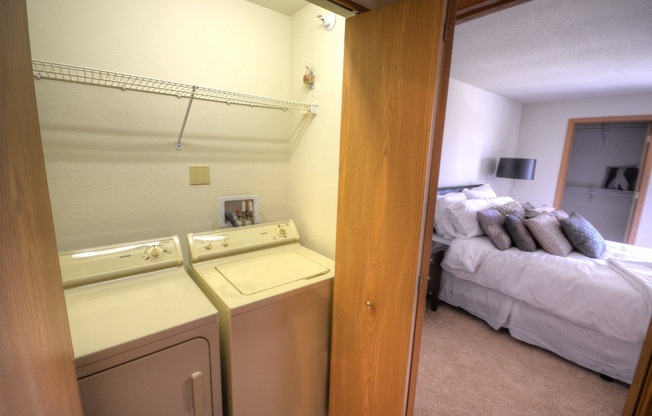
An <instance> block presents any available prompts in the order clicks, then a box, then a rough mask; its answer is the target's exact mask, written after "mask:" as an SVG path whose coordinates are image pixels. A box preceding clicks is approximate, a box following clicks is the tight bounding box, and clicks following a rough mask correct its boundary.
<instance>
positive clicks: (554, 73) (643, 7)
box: [248, 0, 652, 103]
mask: <svg viewBox="0 0 652 416" xmlns="http://www.w3.org/2000/svg"><path fill="white" fill-rule="evenodd" d="M248 1H250V2H252V3H256V4H259V5H261V6H264V7H267V8H270V9H272V10H275V11H278V12H280V13H283V14H286V15H288V16H291V15H293V14H294V13H296V12H297V11H298V10H299V9H301V8H302V7H303V6H305V5H306V4H307V3H306V1H305V0H248ZM451 77H453V78H455V79H456V80H458V81H462V82H465V83H467V84H470V85H473V86H476V87H478V88H482V89H484V90H487V91H491V92H493V93H496V94H499V95H502V96H504V97H508V98H511V99H513V100H515V101H518V102H522V103H533V102H546V101H558V100H567V99H579V98H589V97H598V96H607V95H620V94H635V93H652V0H572V1H570V0H532V1H529V2H526V3H524V4H521V5H519V6H515V7H511V8H509V9H505V10H503V11H500V12H498V13H493V14H489V15H487V16H484V17H481V18H478V19H474V20H470V21H468V22H465V23H461V24H459V25H457V26H456V27H455V41H454V47H453V61H452V66H451Z"/></svg>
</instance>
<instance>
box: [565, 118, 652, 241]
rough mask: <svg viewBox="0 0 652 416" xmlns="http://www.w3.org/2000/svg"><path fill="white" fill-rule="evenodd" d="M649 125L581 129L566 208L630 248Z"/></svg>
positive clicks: (574, 149) (596, 125)
mask: <svg viewBox="0 0 652 416" xmlns="http://www.w3.org/2000/svg"><path fill="white" fill-rule="evenodd" d="M648 126H649V123H647V122H628V123H591V124H577V125H576V126H575V131H574V134H573V138H572V140H573V141H572V150H571V152H570V156H569V160H568V171H567V175H566V183H565V186H564V195H563V200H562V204H561V208H562V209H563V210H565V211H567V212H568V213H571V212H573V211H575V212H577V213H579V214H580V215H582V216H584V217H585V218H586V219H588V220H589V221H590V222H591V223H592V224H593V226H595V227H596V228H597V229H598V231H600V233H601V234H602V236H603V237H604V238H605V239H607V240H612V241H618V242H625V239H626V234H627V232H628V230H629V226H630V221H631V216H632V207H633V203H634V201H635V199H636V198H638V197H639V192H638V187H637V184H638V182H639V180H640V176H641V173H642V172H641V167H642V165H643V157H644V155H645V147H646V136H647V134H648V128H649V127H648Z"/></svg>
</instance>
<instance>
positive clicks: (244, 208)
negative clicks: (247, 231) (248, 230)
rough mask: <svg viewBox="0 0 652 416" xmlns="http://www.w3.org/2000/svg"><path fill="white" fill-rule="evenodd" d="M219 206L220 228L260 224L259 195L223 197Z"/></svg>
mask: <svg viewBox="0 0 652 416" xmlns="http://www.w3.org/2000/svg"><path fill="white" fill-rule="evenodd" d="M219 204H220V205H219V207H218V215H219V218H218V220H219V226H220V228H222V227H243V226H247V225H253V224H258V195H240V196H221V197H220V202H219Z"/></svg>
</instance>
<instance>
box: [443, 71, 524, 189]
mask: <svg viewBox="0 0 652 416" xmlns="http://www.w3.org/2000/svg"><path fill="white" fill-rule="evenodd" d="M521 111H522V104H520V103H517V102H515V101H512V100H510V99H507V98H505V97H502V96H500V95H497V94H494V93H491V92H489V91H485V90H482V89H480V88H477V87H474V86H472V85H469V84H466V83H464V82H461V81H457V80H455V79H452V78H451V80H450V86H449V90H448V104H447V109H446V124H445V126H444V138H443V144H442V159H441V166H440V169H439V186H440V187H445V186H457V185H465V184H472V183H489V184H491V186H492V187H493V188H494V190H495V191H496V192H497V193H498V194H499V195H507V190H508V189H509V185H510V182H509V180H506V179H500V178H496V177H495V176H494V174H495V172H496V166H497V163H498V158H499V157H501V156H508V157H509V156H514V155H515V153H516V145H517V140H518V132H519V126H520V118H521ZM523 157H527V156H523Z"/></svg>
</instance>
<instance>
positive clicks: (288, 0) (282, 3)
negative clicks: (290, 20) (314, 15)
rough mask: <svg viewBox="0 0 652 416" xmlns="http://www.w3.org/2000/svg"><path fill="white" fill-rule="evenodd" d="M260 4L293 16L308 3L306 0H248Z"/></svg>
mask: <svg viewBox="0 0 652 416" xmlns="http://www.w3.org/2000/svg"><path fill="white" fill-rule="evenodd" d="M247 1H249V2H251V3H256V4H257V5H259V6H263V7H266V8H268V9H271V10H274V11H276V12H279V13H282V14H285V15H288V16H292V15H293V14H295V13H296V12H298V11H299V10H300V9H301V8H302V7H304V6H305V5H306V4H308V3H307V2H306V0H247Z"/></svg>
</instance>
